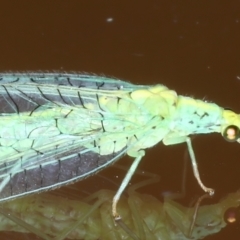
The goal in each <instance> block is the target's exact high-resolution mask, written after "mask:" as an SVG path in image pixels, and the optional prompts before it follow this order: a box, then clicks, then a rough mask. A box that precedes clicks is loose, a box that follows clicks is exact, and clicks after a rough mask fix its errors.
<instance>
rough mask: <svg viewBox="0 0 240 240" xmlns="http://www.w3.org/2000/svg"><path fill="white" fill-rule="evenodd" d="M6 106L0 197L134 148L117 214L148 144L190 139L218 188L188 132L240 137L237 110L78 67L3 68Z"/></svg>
mask: <svg viewBox="0 0 240 240" xmlns="http://www.w3.org/2000/svg"><path fill="white" fill-rule="evenodd" d="M0 114H1V115H0V201H6V200H9V199H13V198H17V197H21V196H24V195H27V194H30V193H36V192H41V191H46V190H50V189H55V188H57V187H61V186H64V185H67V184H70V183H73V182H76V181H79V180H82V179H85V178H86V177H89V176H91V175H93V174H95V173H97V172H99V171H100V170H102V169H104V168H106V167H107V166H109V165H111V164H113V163H114V162H115V161H117V160H118V159H119V158H121V157H122V156H124V155H129V156H130V157H133V158H134V161H133V163H132V165H131V167H130V169H129V171H128V173H127V174H126V176H125V178H124V180H123V181H122V184H121V186H120V188H119V190H118V191H117V193H116V195H115V197H114V199H113V206H112V208H113V216H114V217H115V218H116V219H117V218H118V217H119V215H118V213H117V210H116V205H117V202H118V200H119V198H120V195H121V193H122V192H123V190H124V189H125V187H126V186H127V184H128V183H129V181H130V179H131V176H132V175H133V174H134V171H135V170H136V168H137V165H138V163H139V162H140V160H141V159H142V158H143V156H144V154H145V149H147V148H150V147H152V146H154V145H156V144H157V143H159V142H160V141H163V143H164V144H165V145H170V144H178V143H182V142H186V143H187V146H188V150H189V154H190V158H191V161H192V165H193V171H194V175H195V177H196V179H197V181H198V183H199V184H200V186H201V187H202V189H203V190H204V191H206V192H209V193H210V194H213V192H214V191H213V189H211V188H207V187H206V186H204V184H203V183H202V182H201V180H200V176H199V172H198V168H197V163H196V159H195V155H194V151H193V148H192V145H191V140H190V138H189V135H191V134H199V133H212V132H219V133H221V134H222V135H223V137H224V138H226V140H228V141H237V142H240V134H239V127H240V116H239V115H238V114H235V113H234V112H233V111H231V110H225V109H223V108H221V107H219V106H217V105H216V104H214V103H207V102H205V101H202V100H196V99H193V98H190V97H185V96H179V95H177V93H176V92H175V91H173V90H169V89H168V88H167V87H165V86H163V85H161V84H157V85H153V86H144V85H134V84H131V83H128V82H125V81H121V80H118V79H113V78H107V77H104V76H96V75H87V74H79V73H56V72H54V73H30V72H29V73H1V74H0Z"/></svg>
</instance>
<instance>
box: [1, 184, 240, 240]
mask: <svg viewBox="0 0 240 240" xmlns="http://www.w3.org/2000/svg"><path fill="white" fill-rule="evenodd" d="M129 190H130V188H129ZM78 191H79V190H78ZM78 191H77V192H78ZM73 192H74V196H75V193H76V192H75V191H73ZM79 192H80V191H79ZM128 193H129V195H128V196H127V197H126V196H124V197H122V198H121V200H120V204H119V210H120V211H121V213H122V214H123V216H124V223H126V226H127V227H128V229H129V231H127V232H125V231H124V229H122V228H121V227H120V226H119V225H117V226H116V224H115V222H114V221H113V219H112V217H111V208H110V204H111V201H112V197H113V195H114V192H112V191H110V190H100V191H98V192H96V193H93V194H92V195H90V196H89V197H87V198H86V199H84V201H83V200H80V199H76V198H74V199H71V197H70V199H69V196H71V190H70V188H66V189H64V190H63V191H61V195H62V194H64V196H63V197H61V196H59V195H57V196H56V195H54V194H49V193H43V194H35V195H32V196H29V197H26V198H22V199H16V200H15V201H11V202H6V203H4V204H2V207H1V208H0V221H1V232H2V231H6V232H7V233H10V232H15V236H18V238H19V232H22V233H27V232H32V233H35V234H36V235H37V236H39V237H41V238H43V239H91V240H92V239H104V240H110V239H111V240H113V239H129V240H130V239H149V240H154V239H164V240H165V239H166V240H169V239H182V240H190V239H191V240H193V239H203V238H204V237H206V236H208V235H211V234H214V233H217V232H219V231H221V229H222V228H224V227H226V225H227V224H226V222H225V221H224V216H225V215H226V213H227V212H228V211H229V210H231V209H235V212H236V213H237V211H238V207H239V198H240V193H239V192H236V193H231V194H228V195H227V196H226V197H224V199H222V200H221V201H219V202H218V203H217V204H210V205H205V206H200V207H199V208H198V215H197V218H196V220H195V221H194V226H193V231H192V233H191V235H188V232H189V229H190V227H191V224H192V217H193V215H194V212H195V208H194V207H192V208H187V207H184V206H182V205H180V204H179V203H177V202H175V201H172V200H169V199H166V200H165V201H164V202H163V203H162V202H160V201H159V200H158V199H157V198H155V197H153V196H151V195H147V194H140V193H137V192H136V191H128ZM58 194H59V192H58ZM66 196H68V198H66ZM233 216H234V212H233V211H231V217H232V218H233ZM17 232H18V234H17ZM21 237H22V238H21V239H23V238H24V239H25V236H24V237H23V235H21ZM11 238H12V235H11ZM26 238H27V237H26ZM30 238H31V239H35V238H33V236H31V237H30ZM16 239H17V238H16ZM37 239H39V238H37Z"/></svg>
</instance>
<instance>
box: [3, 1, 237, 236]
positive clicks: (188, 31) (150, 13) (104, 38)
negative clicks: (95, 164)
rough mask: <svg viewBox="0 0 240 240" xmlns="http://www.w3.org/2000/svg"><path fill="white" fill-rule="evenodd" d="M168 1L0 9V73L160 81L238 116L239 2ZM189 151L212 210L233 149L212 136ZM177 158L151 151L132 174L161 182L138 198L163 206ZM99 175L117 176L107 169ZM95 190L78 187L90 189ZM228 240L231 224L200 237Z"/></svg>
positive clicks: (230, 173) (176, 152) (228, 178)
mask: <svg viewBox="0 0 240 240" xmlns="http://www.w3.org/2000/svg"><path fill="white" fill-rule="evenodd" d="M167 2H168V1H121V3H120V1H97V0H96V1H77V0H75V1H74V0H71V1H41V2H40V1H39V2H37V1H25V0H22V1H11V2H9V3H6V2H5V1H2V4H1V5H0V70H1V71H26V70H30V71H36V70H43V71H44V70H48V71H52V70H57V71H70V70H73V71H84V72H89V73H96V74H105V75H107V76H115V77H117V78H120V79H123V80H128V81H131V82H132V83H135V84H146V85H147V84H157V83H162V84H164V85H166V86H168V87H169V88H172V89H174V90H176V91H177V93H178V94H184V95H189V96H192V97H194V98H200V99H206V100H208V101H213V102H216V103H217V104H219V105H220V106H222V107H229V108H232V109H234V110H236V111H237V112H240V2H239V1H229V3H227V1H225V2H226V3H221V2H223V1H211V3H209V2H208V1H170V2H168V3H167ZM3 3H4V4H3ZM111 19H112V21H110V20H111ZM193 145H194V151H195V154H196V156H197V159H198V162H199V169H200V173H201V176H202V180H203V182H204V183H205V184H206V185H207V186H209V187H214V188H215V189H216V195H215V197H214V199H213V200H212V203H214V202H218V200H219V199H220V198H221V197H224V196H226V194H227V193H230V192H234V191H237V190H238V189H239V187H240V146H239V145H238V144H237V143H232V144H230V143H228V142H225V141H224V140H223V139H222V138H221V136H220V135H217V134H212V135H202V136H198V137H196V138H195V139H194V142H193ZM185 150H186V146H185V145H184V144H181V145H175V146H168V147H166V146H163V145H162V144H159V145H158V146H156V147H154V148H153V149H149V150H148V151H147V154H146V157H145V158H144V160H143V161H142V162H141V164H140V168H141V169H143V170H145V171H149V172H153V173H156V174H159V175H161V182H160V183H159V184H155V185H153V186H148V187H147V189H146V190H145V191H146V193H150V194H152V195H154V196H156V197H159V199H161V196H162V193H163V192H165V191H179V190H180V181H181V177H182V168H183V156H184V151H185ZM119 163H122V164H127V163H129V160H128V159H127V158H126V159H123V160H121V161H120V162H119ZM189 166H190V165H189ZM106 174H107V175H106V176H108V177H109V178H115V177H116V173H115V172H114V169H109V170H107V171H106ZM121 177H122V176H120V177H119V179H121ZM118 181H120V180H118ZM133 181H134V180H133ZM98 184H100V183H99V182H98V183H96V186H92V181H91V184H90V183H89V182H88V181H86V182H85V183H81V185H79V186H80V187H82V186H83V185H85V187H87V188H88V189H90V191H94V189H95V188H96V189H99V185H98ZM102 185H103V186H101V187H105V186H104V182H103V183H102ZM105 188H106V187H105ZM186 189H187V195H186V198H185V199H184V200H183V201H182V203H183V204H185V205H187V204H188V203H189V202H190V201H191V199H192V198H193V197H194V196H196V195H200V194H201V193H202V190H201V189H200V188H199V186H198V185H197V183H196V180H195V179H194V177H193V175H192V172H191V169H190V167H189V171H188V175H187V186H186ZM142 191H143V192H144V190H142ZM236 236H238V237H239V236H240V227H239V223H238V224H235V225H233V226H229V227H227V228H226V229H224V230H223V231H222V232H220V233H219V234H216V235H213V236H210V237H207V238H206V239H209V240H210V239H218V240H220V239H229V240H230V239H237V238H238V237H236ZM6 239H7V238H6Z"/></svg>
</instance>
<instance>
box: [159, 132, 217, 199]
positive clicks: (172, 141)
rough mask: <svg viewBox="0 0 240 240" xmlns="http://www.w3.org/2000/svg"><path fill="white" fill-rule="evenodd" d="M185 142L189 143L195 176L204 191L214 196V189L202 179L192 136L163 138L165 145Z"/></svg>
mask: <svg viewBox="0 0 240 240" xmlns="http://www.w3.org/2000/svg"><path fill="white" fill-rule="evenodd" d="M183 142H186V143H187V147H188V152H189V155H190V159H191V162H192V168H193V173H194V176H195V178H196V179H197V181H198V184H199V185H200V187H201V188H202V189H203V191H204V192H207V193H209V195H210V196H212V195H213V194H214V189H212V188H208V187H206V186H205V185H204V184H203V183H202V181H201V179H200V174H199V171H198V166H197V161H196V157H195V154H194V151H193V147H192V143H191V138H190V137H187V136H176V137H173V136H171V138H164V139H163V143H164V144H165V145H173V144H178V143H183Z"/></svg>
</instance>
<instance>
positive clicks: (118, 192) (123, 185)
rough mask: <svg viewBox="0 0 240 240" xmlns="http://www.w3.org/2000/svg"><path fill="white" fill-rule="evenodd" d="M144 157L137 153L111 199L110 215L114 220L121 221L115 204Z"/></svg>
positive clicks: (141, 152) (142, 153) (140, 152)
mask: <svg viewBox="0 0 240 240" xmlns="http://www.w3.org/2000/svg"><path fill="white" fill-rule="evenodd" d="M144 155H145V153H144V151H139V152H138V156H137V157H136V158H135V159H134V161H133V163H132V165H131V167H130V169H129V170H128V172H127V174H126V176H125V177H124V179H123V181H122V183H121V185H120V187H119V189H118V191H117V193H116V194H115V196H114V197H113V203H112V214H113V217H114V218H115V220H119V219H121V217H120V215H119V214H118V213H117V203H118V201H119V199H120V197H121V194H122V192H123V191H124V189H125V188H126V186H127V185H128V183H129V181H130V180H131V178H132V175H133V174H134V172H135V170H136V168H137V166H138V164H139V162H140V161H141V160H142V157H143V156H144Z"/></svg>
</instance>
